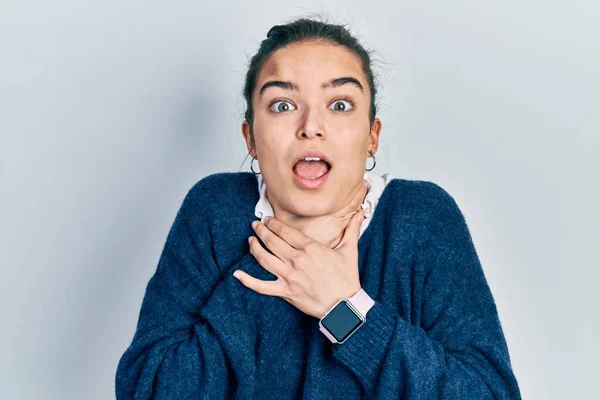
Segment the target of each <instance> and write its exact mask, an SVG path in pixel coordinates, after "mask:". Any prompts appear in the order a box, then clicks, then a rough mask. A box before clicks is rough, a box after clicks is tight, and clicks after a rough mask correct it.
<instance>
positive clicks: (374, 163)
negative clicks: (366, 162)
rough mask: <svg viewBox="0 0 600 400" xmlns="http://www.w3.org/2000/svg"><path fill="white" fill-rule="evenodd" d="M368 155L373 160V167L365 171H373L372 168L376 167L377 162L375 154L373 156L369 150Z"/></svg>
mask: <svg viewBox="0 0 600 400" xmlns="http://www.w3.org/2000/svg"><path fill="white" fill-rule="evenodd" d="M369 154H370V155H371V158H373V166H372V167H371V168H370V169H367V168H365V171H373V168H375V165H377V161H375V154H373V152H372V151H371V150H369Z"/></svg>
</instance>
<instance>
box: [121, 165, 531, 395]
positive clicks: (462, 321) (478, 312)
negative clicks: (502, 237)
mask: <svg viewBox="0 0 600 400" xmlns="http://www.w3.org/2000/svg"><path fill="white" fill-rule="evenodd" d="M258 199H259V193H258V188H257V184H256V177H255V176H254V175H253V174H252V173H250V172H225V173H217V174H212V175H209V176H207V177H205V178H204V179H202V180H200V181H199V182H198V183H196V184H195V185H194V186H193V187H192V188H191V189H190V191H189V192H188V194H187V195H186V197H185V199H184V200H183V204H182V206H181V208H180V209H179V211H178V213H177V216H176V217H175V221H174V223H173V225H172V227H171V229H170V231H169V234H168V236H167V238H166V243H165V246H164V249H163V251H162V253H161V256H160V259H159V262H158V266H157V269H156V272H155V273H154V275H153V276H152V277H151V278H150V280H149V282H148V285H147V287H146V293H145V295H144V299H143V302H142V307H141V311H140V314H139V320H138V323H137V329H136V331H135V335H134V337H133V340H132V342H131V344H130V345H129V347H128V348H127V350H126V351H125V353H124V354H123V356H122V357H121V359H120V362H119V365H118V368H117V373H116V380H115V383H116V397H117V399H118V400H126V399H137V400H142V399H150V398H152V399H233V398H236V399H301V398H306V399H343V400H351V399H360V398H377V399H520V397H521V396H520V393H519V388H518V384H517V380H516V379H515V376H514V374H513V372H512V368H511V363H510V358H509V353H508V349H507V346H506V342H505V339H504V335H503V332H502V328H501V325H500V321H499V318H498V313H497V309H496V305H495V303H494V299H493V297H492V294H491V292H490V289H489V286H488V284H487V281H486V278H485V276H484V273H483V270H482V268H481V264H480V262H479V259H478V256H477V253H476V251H475V247H474V245H473V242H472V239H471V236H470V233H469V230H468V228H467V224H466V222H465V219H464V216H463V215H462V213H461V211H460V210H459V208H458V206H457V204H456V202H455V201H454V199H453V198H452V197H451V196H450V195H449V194H448V193H447V192H446V191H445V190H444V189H442V188H441V187H440V186H438V185H436V184H434V183H432V182H427V181H416V180H405V179H400V178H396V179H393V180H392V181H390V182H389V184H388V185H387V186H386V187H385V190H384V191H383V193H382V194H381V197H380V199H379V203H378V205H377V207H376V209H375V212H374V214H373V216H372V218H373V219H372V220H371V222H370V224H369V226H368V228H367V229H366V230H365V231H364V233H363V234H362V236H361V237H360V239H359V241H358V248H359V274H360V282H361V285H362V288H363V289H364V290H365V291H366V292H367V293H368V294H369V295H370V296H371V297H372V298H373V299H374V300H375V305H374V306H373V307H372V308H371V310H370V311H369V312H368V314H367V316H366V322H365V324H364V325H363V326H361V327H360V328H359V329H358V330H357V331H356V332H355V333H354V334H353V335H352V336H351V337H350V338H349V339H348V340H347V341H346V342H345V343H343V344H341V345H340V344H332V343H331V342H330V341H329V340H328V339H327V338H326V337H325V336H324V335H323V334H322V333H321V332H320V331H319V327H318V322H319V321H318V319H316V318H314V317H311V316H308V315H306V314H304V313H302V312H301V311H299V310H298V309H296V308H295V307H294V306H293V305H291V304H290V303H288V302H286V301H285V300H283V299H281V298H279V297H275V296H267V295H261V294H258V293H256V292H254V291H253V290H251V289H249V288H247V287H245V286H244V285H243V284H242V283H241V282H239V281H238V280H237V279H236V278H234V277H233V276H232V272H233V271H234V270H236V269H242V270H244V271H245V272H247V273H248V274H250V275H252V276H254V277H256V278H258V279H262V280H275V279H277V277H276V276H275V275H273V274H271V273H270V272H268V271H267V270H266V269H264V268H263V267H262V266H261V265H260V264H258V262H257V261H256V260H255V258H254V256H253V255H252V254H250V252H249V246H248V242H247V238H248V237H249V236H251V235H255V233H254V231H253V230H252V228H251V226H250V223H251V222H252V221H253V220H255V219H256V217H255V216H254V207H255V205H256V203H257V201H258Z"/></svg>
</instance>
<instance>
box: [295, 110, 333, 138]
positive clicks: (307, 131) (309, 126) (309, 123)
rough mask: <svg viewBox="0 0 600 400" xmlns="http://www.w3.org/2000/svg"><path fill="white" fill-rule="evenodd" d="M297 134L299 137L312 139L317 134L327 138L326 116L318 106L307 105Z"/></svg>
mask: <svg viewBox="0 0 600 400" xmlns="http://www.w3.org/2000/svg"><path fill="white" fill-rule="evenodd" d="M297 135H298V138H299V139H303V138H309V139H312V138H314V137H315V136H316V137H319V138H321V139H323V138H325V136H326V133H325V124H324V118H323V115H322V114H321V112H320V110H319V109H318V108H316V107H307V108H306V109H305V111H304V113H303V114H302V120H301V122H300V127H299V129H298V134H297Z"/></svg>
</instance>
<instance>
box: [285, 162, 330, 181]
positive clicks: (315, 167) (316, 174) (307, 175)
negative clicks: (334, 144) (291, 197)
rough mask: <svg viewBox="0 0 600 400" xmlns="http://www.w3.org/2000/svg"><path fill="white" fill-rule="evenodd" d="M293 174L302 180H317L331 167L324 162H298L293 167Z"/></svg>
mask: <svg viewBox="0 0 600 400" xmlns="http://www.w3.org/2000/svg"><path fill="white" fill-rule="evenodd" d="M293 170H294V173H295V174H296V175H298V176H299V177H300V178H302V179H308V180H313V179H319V178H321V177H323V176H324V175H326V174H327V173H328V172H329V171H330V170H331V165H330V164H329V163H328V162H327V161H325V160H304V159H302V160H299V161H298V162H297V163H296V164H295V165H294V168H293Z"/></svg>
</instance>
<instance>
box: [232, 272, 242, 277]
mask: <svg viewBox="0 0 600 400" xmlns="http://www.w3.org/2000/svg"><path fill="white" fill-rule="evenodd" d="M241 275H242V274H241V273H240V271H235V272H234V273H233V276H234V277H235V278H237V279H240V276H241Z"/></svg>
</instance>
